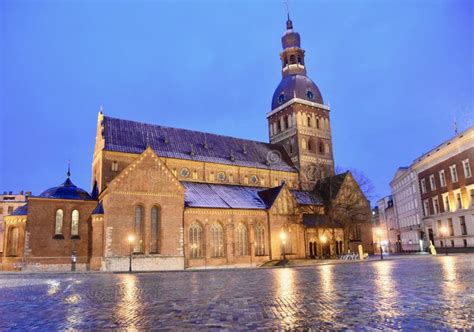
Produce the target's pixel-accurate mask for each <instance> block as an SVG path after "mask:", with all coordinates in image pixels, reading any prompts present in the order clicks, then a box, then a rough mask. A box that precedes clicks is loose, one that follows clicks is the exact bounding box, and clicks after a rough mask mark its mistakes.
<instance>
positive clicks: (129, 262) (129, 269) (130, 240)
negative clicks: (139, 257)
mask: <svg viewBox="0 0 474 332" xmlns="http://www.w3.org/2000/svg"><path fill="white" fill-rule="evenodd" d="M134 242H135V236H133V235H131V234H130V235H129V236H128V244H129V245H130V256H129V261H128V272H132V253H133V243H134Z"/></svg>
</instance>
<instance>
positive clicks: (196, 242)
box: [189, 223, 202, 258]
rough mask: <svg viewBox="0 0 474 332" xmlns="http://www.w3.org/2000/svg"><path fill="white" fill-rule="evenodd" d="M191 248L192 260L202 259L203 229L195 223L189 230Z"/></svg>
mask: <svg viewBox="0 0 474 332" xmlns="http://www.w3.org/2000/svg"><path fill="white" fill-rule="evenodd" d="M189 246H190V252H191V258H201V257H202V227H201V225H199V224H198V223H193V224H192V225H191V227H190V228H189Z"/></svg>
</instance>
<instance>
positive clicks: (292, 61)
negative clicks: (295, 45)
mask: <svg viewBox="0 0 474 332" xmlns="http://www.w3.org/2000/svg"><path fill="white" fill-rule="evenodd" d="M295 63H296V58H295V55H294V54H292V55H290V65H294V64H295Z"/></svg>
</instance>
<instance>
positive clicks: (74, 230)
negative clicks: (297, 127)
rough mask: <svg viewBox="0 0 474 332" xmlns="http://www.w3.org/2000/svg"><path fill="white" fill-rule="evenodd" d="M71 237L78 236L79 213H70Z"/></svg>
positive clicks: (75, 211)
mask: <svg viewBox="0 0 474 332" xmlns="http://www.w3.org/2000/svg"><path fill="white" fill-rule="evenodd" d="M71 236H72V237H74V236H79V211H77V210H74V211H72V215H71Z"/></svg>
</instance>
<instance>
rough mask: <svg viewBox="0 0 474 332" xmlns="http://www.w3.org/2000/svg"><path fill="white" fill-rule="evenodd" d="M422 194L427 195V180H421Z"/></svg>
mask: <svg viewBox="0 0 474 332" xmlns="http://www.w3.org/2000/svg"><path fill="white" fill-rule="evenodd" d="M421 193H422V194H426V180H425V178H423V179H421Z"/></svg>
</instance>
